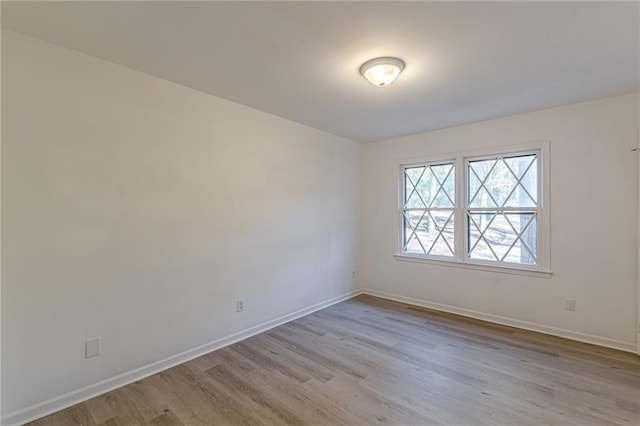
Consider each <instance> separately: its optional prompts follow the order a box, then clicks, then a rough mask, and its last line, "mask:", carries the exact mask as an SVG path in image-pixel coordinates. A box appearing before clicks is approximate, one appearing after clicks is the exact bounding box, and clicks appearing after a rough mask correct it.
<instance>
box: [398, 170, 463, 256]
mask: <svg viewBox="0 0 640 426" xmlns="http://www.w3.org/2000/svg"><path fill="white" fill-rule="evenodd" d="M403 194H404V195H403V206H402V223H403V226H402V251H403V252H405V253H414V254H423V255H429V256H444V257H453V256H454V252H455V249H454V246H455V244H454V224H455V217H454V208H455V205H456V201H455V200H456V194H455V164H454V163H453V162H446V163H437V164H421V165H414V166H407V167H404V168H403Z"/></svg>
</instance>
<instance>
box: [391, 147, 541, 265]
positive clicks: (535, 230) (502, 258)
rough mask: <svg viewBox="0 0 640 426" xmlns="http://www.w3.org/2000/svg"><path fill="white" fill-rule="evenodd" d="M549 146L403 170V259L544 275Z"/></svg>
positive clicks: (464, 156)
mask: <svg viewBox="0 0 640 426" xmlns="http://www.w3.org/2000/svg"><path fill="white" fill-rule="evenodd" d="M546 144H547V143H535V144H529V145H526V148H525V146H521V147H510V148H505V149H504V151H503V152H502V153H500V154H497V153H496V154H494V153H495V151H494V153H491V152H489V153H474V154H459V155H457V156H456V157H455V158H453V159H448V160H437V159H436V160H434V161H431V160H430V161H425V162H420V163H419V162H415V161H414V162H412V163H409V164H408V165H406V164H405V165H401V166H400V178H401V179H400V191H401V193H400V200H399V201H400V203H399V204H400V206H399V207H400V212H399V213H400V215H399V216H400V221H401V222H400V225H401V232H400V239H399V255H400V256H401V257H403V256H408V257H413V258H421V259H426V260H428V259H433V260H436V261H437V260H444V261H447V262H454V263H467V264H470V265H478V267H491V266H497V267H503V268H509V269H524V270H540V271H541V272H547V271H548V270H549V259H548V253H549V252H548V238H549V230H548V229H549V228H548V212H547V210H546V209H543V207H544V205H543V201H544V203H545V204H546V203H548V192H546V191H547V190H546V188H547V186H546V185H548V181H547V180H545V179H547V178H546V176H548V171H547V170H548V169H544V168H543V164H542V162H543V154H544V153H545V152H548V151H547V150H548V145H546ZM545 147H547V148H545ZM545 155H546V154H545ZM544 161H545V163H546V162H547V161H548V160H547V159H546V157H544ZM543 171H544V176H543ZM543 177H544V178H545V179H543ZM543 186H544V188H543ZM543 189H544V191H545V192H544V193H543ZM545 200H546V201H545Z"/></svg>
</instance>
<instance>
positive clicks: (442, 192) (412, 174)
mask: <svg viewBox="0 0 640 426" xmlns="http://www.w3.org/2000/svg"><path fill="white" fill-rule="evenodd" d="M454 203H455V169H454V166H453V164H451V163H448V164H438V165H431V166H421V167H411V168H407V169H405V205H404V207H405V208H432V207H436V208H451V207H453V206H454Z"/></svg>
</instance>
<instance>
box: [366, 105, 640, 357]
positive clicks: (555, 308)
mask: <svg viewBox="0 0 640 426" xmlns="http://www.w3.org/2000/svg"><path fill="white" fill-rule="evenodd" d="M637 131H638V94H629V95H623V96H617V97H611V98H605V99H600V100H596V101H592V102H585V103H580V104H575V105H569V106H564V107H559V108H553V109H548V110H543V111H539V112H533V113H529V114H523V115H517V116H512V117H506V118H501V119H497V120H491V121H486V122H481V123H476V124H471V125H466V126H460V127H454V128H449V129H444V130H438V131H432V132H428V133H423V134H417V135H412V136H408V137H403V138H398V139H394V140H387V141H381V142H376V143H371V144H366V145H364V146H363V158H362V169H361V170H362V177H361V179H362V182H363V186H364V189H363V191H364V192H363V195H362V206H361V208H362V211H363V212H364V214H363V221H362V225H361V226H362V231H361V232H362V235H361V245H360V253H359V258H360V262H359V263H360V267H359V270H360V284H359V285H361V286H363V287H365V288H369V289H373V290H375V291H378V292H385V293H390V294H393V295H396V296H400V297H402V298H414V299H417V300H418V301H423V302H426V304H427V305H431V306H438V305H436V304H439V305H444V306H443V307H444V308H447V309H450V310H452V311H458V312H463V313H468V314H471V315H475V316H478V317H483V318H489V319H492V320H504V322H506V323H512V324H518V325H520V326H527V327H531V328H536V329H538V330H544V331H547V332H552V333H556V334H562V335H565V336H570V337H573V338H579V339H584V340H590V341H595V342H598V343H601V344H607V345H611V346H616V347H620V348H624V349H627V350H634V348H635V342H636V332H635V323H636V303H637V300H638V298H637V297H636V292H637V285H636V274H637V270H636V265H637V261H638V256H637V240H636V235H637V229H638V216H637V209H638V203H637V200H638V158H637V157H638V156H637V154H636V153H632V152H630V150H631V148H634V147H635V146H636V145H637V142H638V141H637V136H636V135H637ZM537 140H549V141H550V145H551V149H550V166H551V171H550V178H551V181H550V183H551V203H550V208H551V210H550V214H551V232H552V235H551V268H552V270H553V272H554V274H553V276H552V278H549V279H545V278H535V277H527V276H519V275H510V274H503V273H494V272H484V271H477V270H469V269H461V268H455V267H449V266H436V265H428V264H423V263H408V262H403V261H398V260H394V258H393V257H392V255H393V254H394V251H395V250H396V241H397V235H398V229H397V226H398V223H397V187H396V185H397V175H398V161H400V160H403V159H408V158H413V157H421V156H429V155H437V154H446V153H453V152H464V151H469V150H475V149H480V148H485V147H494V146H501V145H502V146H505V145H514V144H518V143H525V142H531V141H537ZM567 297H569V298H574V299H576V300H577V310H576V311H575V312H567V311H566V310H565V306H564V300H565V298H567Z"/></svg>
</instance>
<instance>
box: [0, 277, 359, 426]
mask: <svg viewBox="0 0 640 426" xmlns="http://www.w3.org/2000/svg"><path fill="white" fill-rule="evenodd" d="M359 294H362V290H359V289H357V290H353V291H350V292H348V293H345V294H342V295H340V296H337V297H333V298H331V299H329V300H325V301H323V302H320V303H316V304H315V305H312V306H309V307H307V308H304V309H300V310H298V311H295V312H291V313H290V314H287V315H283V316H281V317H279V318H276V319H273V320H271V321H267V322H265V323H262V324H258V325H256V326H254V327H251V328H249V329H247V330H243V331H240V332H237V333H234V334H231V335H229V336H226V337H222V338H220V339H216V340H214V341H212V342H209V343H205V344H204V345H201V346H198V347H195V348H193V349H189V350H187V351H184V352H181V353H179V354H176V355H172V356H170V357H168V358H165V359H162V360H159V361H156V362H153V363H151V364H147V365H145V366H143V367H140V368H136V369H134V370H131V371H127V372H126V373H122V374H118V375H117V376H113V377H110V378H108V379H105V380H102V381H100V382H97V383H93V384H91V385H88V386H85V387H83V388H80V389H77V390H74V391H71V392H69V393H66V394H64V395H61V396H58V397H55V398H51V399H48V400H46V401H42V402H40V403H37V404H34V405H31V406H29V407H26V408H24V409H21V410H19V411H14V412H13V413H9V414H7V415H6V416H3V417H2V425H4V426H14V425H22V424H24V423H27V422H30V421H33V420H36V419H39V418H41V417H44V416H46V415H49V414H51V413H55V412H56V411H60V410H63V409H65V408H67V407H70V406H72V405H75V404H78V403H80V402H83V401H86V400H88V399H91V398H93V397H96V396H98V395H102V394H103V393H105V392H109V391H111V390H114V389H117V388H119V387H122V386H125V385H128V384H130V383H133V382H135V381H138V380H141V379H144V378H145V377H149V376H151V375H153V374H156V373H159V372H161V371H163V370H166V369H168V368H171V367H175V366H176V365H179V364H182V363H184V362H187V361H190V360H192V359H194V358H198V357H199V356H202V355H204V354H207V353H209V352H212V351H215V350H217V349H221V348H223V347H225V346H229V345H231V344H233V343H236V342H239V341H241V340H244V339H246V338H248V337H251V336H254V335H256V334H260V333H262V332H265V331H267V330H270V329H272V328H274V327H277V326H279V325H282V324H284V323H287V322H289V321H293V320H295V319H297V318H300V317H303V316H305V315H309V314H310V313H313V312H315V311H318V310H320V309H324V308H326V307H328V306H331V305H334V304H336V303H339V302H342V301H344V300H347V299H351V298H352V297H355V296H357V295H359Z"/></svg>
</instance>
